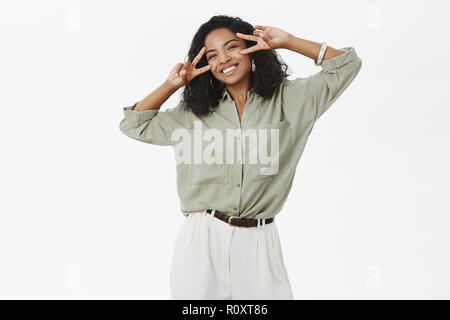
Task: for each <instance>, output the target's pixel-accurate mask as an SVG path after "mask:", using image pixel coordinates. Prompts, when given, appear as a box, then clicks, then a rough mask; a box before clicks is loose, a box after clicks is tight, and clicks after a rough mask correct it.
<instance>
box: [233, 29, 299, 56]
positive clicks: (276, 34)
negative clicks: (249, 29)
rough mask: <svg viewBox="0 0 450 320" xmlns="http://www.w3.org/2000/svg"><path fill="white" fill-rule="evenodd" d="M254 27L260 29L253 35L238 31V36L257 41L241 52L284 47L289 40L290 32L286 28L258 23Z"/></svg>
mask: <svg viewBox="0 0 450 320" xmlns="http://www.w3.org/2000/svg"><path fill="white" fill-rule="evenodd" d="M254 27H255V29H259V30H255V31H253V35H249V34H242V33H239V32H238V33H236V36H238V37H240V38H243V39H246V40H250V41H255V42H256V44H255V45H254V46H251V47H249V48H247V49H244V50H242V51H241V52H240V54H247V53H251V52H255V51H258V50H271V49H280V48H284V47H285V45H286V44H287V42H288V41H289V37H290V33H288V32H286V31H284V30H281V29H278V28H275V27H270V26H260V25H257V26H254Z"/></svg>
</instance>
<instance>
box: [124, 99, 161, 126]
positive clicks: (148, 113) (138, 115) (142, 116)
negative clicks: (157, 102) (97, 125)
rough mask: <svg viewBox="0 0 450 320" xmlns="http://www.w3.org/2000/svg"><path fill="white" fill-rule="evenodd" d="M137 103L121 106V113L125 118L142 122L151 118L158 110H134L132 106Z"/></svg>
mask: <svg viewBox="0 0 450 320" xmlns="http://www.w3.org/2000/svg"><path fill="white" fill-rule="evenodd" d="M138 103H139V101H138V102H136V103H134V104H133V105H131V106H127V107H124V108H123V115H124V116H125V119H127V120H130V121H136V122H138V123H142V122H144V121H147V120H149V119H151V118H153V117H154V116H155V115H156V114H157V113H158V112H159V109H153V110H145V111H136V110H133V109H134V107H136V105H137V104H138Z"/></svg>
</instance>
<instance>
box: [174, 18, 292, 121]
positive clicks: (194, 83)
mask: <svg viewBox="0 0 450 320" xmlns="http://www.w3.org/2000/svg"><path fill="white" fill-rule="evenodd" d="M219 28H226V29H228V30H229V31H230V32H233V33H237V32H240V33H243V34H253V31H254V30H255V29H254V28H253V26H252V25H251V24H250V23H248V22H246V21H243V20H242V19H240V18H238V17H230V16H226V15H216V16H213V17H212V18H211V19H209V21H207V22H206V23H204V24H202V25H201V26H200V28H199V29H198V30H197V32H196V33H195V35H194V38H193V40H192V43H191V47H190V49H189V53H188V59H189V61H190V62H192V61H193V60H194V58H195V57H196V55H197V54H198V52H199V51H200V50H201V49H202V47H204V45H205V38H206V36H207V35H208V34H209V33H210V32H211V31H213V30H215V29H219ZM244 41H245V44H246V47H247V48H248V47H251V46H253V45H255V44H256V42H254V41H250V40H246V39H244ZM252 58H253V61H254V63H255V67H256V68H255V71H254V72H253V71H252V72H251V79H252V88H251V89H252V90H253V91H255V92H256V93H258V94H259V95H260V96H262V97H263V98H270V97H272V95H273V94H274V92H275V91H276V90H277V89H278V87H279V86H280V84H281V83H282V81H283V79H284V78H286V77H287V76H289V74H288V73H287V70H288V69H289V67H288V66H287V65H286V64H285V63H284V62H283V60H282V59H281V57H279V56H278V55H277V53H276V52H275V50H258V51H254V52H253V53H252ZM206 65H208V62H207V60H206V55H203V56H202V58H201V59H200V61H199V62H198V64H197V66H196V68H201V67H204V66H206ZM211 84H212V85H213V86H214V87H212V86H211ZM225 89H226V86H225V84H224V83H223V82H221V81H219V80H217V79H216V78H215V77H214V76H213V74H212V73H211V71H207V72H204V73H202V74H200V75H198V76H197V77H195V78H194V79H192V80H191V81H189V82H188V83H187V84H186V85H185V86H184V90H183V93H182V98H181V100H182V101H184V102H185V105H186V107H187V108H188V109H190V110H191V111H192V112H193V113H194V114H195V115H197V116H204V115H208V114H211V113H212V109H214V108H215V107H217V106H218V104H219V101H220V99H221V97H222V96H223V93H224V90H225ZM211 108H212V109H211Z"/></svg>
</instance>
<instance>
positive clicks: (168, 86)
mask: <svg viewBox="0 0 450 320" xmlns="http://www.w3.org/2000/svg"><path fill="white" fill-rule="evenodd" d="M162 85H163V87H164V88H166V89H167V90H168V91H170V92H171V93H174V92H175V91H177V90H178V89H179V87H177V86H175V85H174V84H172V83H171V82H170V81H169V80H166V81H164V83H163V84H162Z"/></svg>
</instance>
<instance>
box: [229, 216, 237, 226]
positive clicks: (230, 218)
mask: <svg viewBox="0 0 450 320" xmlns="http://www.w3.org/2000/svg"><path fill="white" fill-rule="evenodd" d="M233 218H234V219H239V217H235V216H231V217H229V218H228V224H229V225H230V226H232V227H236V226H234V225H232V224H231V220H232V219H233Z"/></svg>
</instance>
